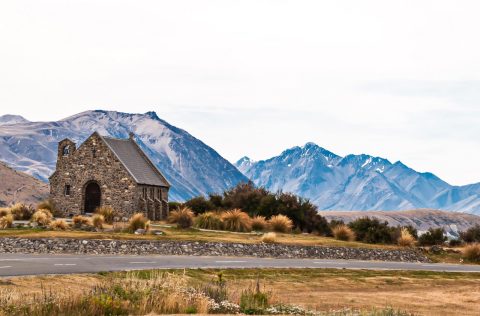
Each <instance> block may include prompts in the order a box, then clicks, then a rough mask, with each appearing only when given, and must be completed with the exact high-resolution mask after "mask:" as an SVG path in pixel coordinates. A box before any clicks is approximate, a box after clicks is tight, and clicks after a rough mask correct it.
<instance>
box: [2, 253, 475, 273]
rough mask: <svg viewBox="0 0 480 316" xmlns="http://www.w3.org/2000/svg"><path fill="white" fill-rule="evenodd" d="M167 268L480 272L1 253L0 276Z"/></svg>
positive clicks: (372, 264) (371, 264)
mask: <svg viewBox="0 0 480 316" xmlns="http://www.w3.org/2000/svg"><path fill="white" fill-rule="evenodd" d="M169 268H180V269H182V268H221V269H227V268H337V269H369V270H418V271H445V272H478V273H480V265H454V264H427V263H402V262H377V261H355V260H316V259H315V260H314V259H264V258H239V257H235V258H232V257H196V256H94V255H31V254H0V277H5V276H16V275H39V274H69V273H87V272H101V271H124V270H140V269H169Z"/></svg>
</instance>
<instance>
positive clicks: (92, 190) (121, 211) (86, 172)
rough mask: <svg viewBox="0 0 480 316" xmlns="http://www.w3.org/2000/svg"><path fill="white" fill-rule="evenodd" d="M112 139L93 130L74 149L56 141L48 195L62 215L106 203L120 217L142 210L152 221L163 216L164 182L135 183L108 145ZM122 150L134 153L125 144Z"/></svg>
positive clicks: (88, 210) (70, 144)
mask: <svg viewBox="0 0 480 316" xmlns="http://www.w3.org/2000/svg"><path fill="white" fill-rule="evenodd" d="M112 140H114V139H108V140H107V139H106V138H103V137H102V136H100V135H99V134H98V133H96V132H95V133H93V134H92V135H91V136H90V137H89V138H88V139H87V140H86V141H85V142H84V143H83V144H82V145H81V146H80V147H79V148H78V149H77V148H76V145H75V143H73V142H72V141H71V140H69V139H65V140H62V141H61V142H60V143H59V146H58V157H57V167H56V171H55V172H54V174H53V175H52V176H51V177H50V196H51V199H52V200H53V202H54V203H55V205H56V207H57V208H58V209H59V210H61V211H63V212H64V214H65V215H66V216H68V215H74V214H82V213H91V212H93V211H94V210H95V209H96V208H97V207H99V206H105V205H109V206H112V207H113V208H114V209H115V211H116V213H117V216H118V217H120V218H127V217H130V216H131V215H132V214H133V213H135V212H143V213H145V215H147V216H148V217H149V218H150V219H154V220H157V219H163V218H165V217H166V216H167V215H168V183H166V185H165V183H162V184H163V185H161V186H160V185H155V184H157V183H151V184H149V183H138V180H137V179H136V178H135V177H134V175H132V173H131V171H130V170H129V169H128V165H127V166H126V165H125V163H124V162H123V161H121V158H122V157H120V158H119V155H118V153H116V152H114V150H113V149H112V147H111V146H110V142H112ZM115 141H119V142H129V141H130V140H115ZM131 141H133V140H131ZM126 149H127V151H126V152H124V153H123V156H124V157H129V156H130V155H131V156H132V157H136V156H137V155H138V153H135V152H132V153H131V154H130V153H129V152H128V146H127V147H126ZM124 159H125V158H124ZM147 159H148V158H147ZM146 176H147V178H148V175H146ZM145 190H147V192H148V194H147V195H145Z"/></svg>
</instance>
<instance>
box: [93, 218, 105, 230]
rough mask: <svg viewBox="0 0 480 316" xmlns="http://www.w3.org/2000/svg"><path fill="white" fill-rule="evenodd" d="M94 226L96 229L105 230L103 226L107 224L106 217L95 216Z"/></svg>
mask: <svg viewBox="0 0 480 316" xmlns="http://www.w3.org/2000/svg"><path fill="white" fill-rule="evenodd" d="M92 224H93V226H94V227H95V228H98V229H103V225H104V224H105V217H104V216H103V215H101V214H93V216H92Z"/></svg>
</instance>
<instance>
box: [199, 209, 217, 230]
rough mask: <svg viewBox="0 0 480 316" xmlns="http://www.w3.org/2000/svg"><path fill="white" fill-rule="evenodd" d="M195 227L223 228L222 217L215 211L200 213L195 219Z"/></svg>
mask: <svg viewBox="0 0 480 316" xmlns="http://www.w3.org/2000/svg"><path fill="white" fill-rule="evenodd" d="M195 227H197V228H202V229H211V230H223V220H222V217H221V216H220V215H219V214H218V213H215V212H206V213H203V214H200V215H198V216H197V218H196V219H195Z"/></svg>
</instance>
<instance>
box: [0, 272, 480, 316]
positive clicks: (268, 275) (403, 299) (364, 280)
mask: <svg viewBox="0 0 480 316" xmlns="http://www.w3.org/2000/svg"><path fill="white" fill-rule="evenodd" d="M170 272H174V273H176V274H177V275H183V274H184V273H185V275H186V276H187V278H188V280H189V283H190V284H194V285H199V284H202V282H208V281H211V280H212V279H214V278H215V277H216V275H217V274H218V273H219V272H220V271H219V270H198V269H194V270H186V271H184V270H182V271H178V270H177V271H170ZM221 272H222V274H223V279H224V280H225V281H226V282H227V286H228V288H230V289H234V290H233V291H231V293H230V296H231V298H232V300H235V298H237V297H238V295H239V293H241V291H242V290H243V289H246V288H248V287H250V286H251V285H252V282H253V281H254V280H257V278H258V279H259V280H260V283H261V286H262V288H265V289H266V290H268V291H271V292H272V293H273V297H274V299H275V301H277V302H283V303H286V304H296V305H300V306H303V307H306V308H309V309H313V310H315V309H316V310H319V311H328V310H339V309H342V308H345V307H347V308H351V309H359V310H366V311H370V310H372V309H373V308H376V309H379V310H381V309H383V308H385V307H386V306H391V307H393V308H394V309H399V310H405V311H408V312H410V313H414V314H415V315H427V316H433V315H435V316H437V315H439V316H444V315H445V316H446V315H478V306H479V305H480V274H467V273H464V274H462V273H441V272H409V271H365V270H336V269H238V270H223V271H221ZM127 274H128V273H116V275H118V276H119V277H121V278H124V277H125V276H126V275H127ZM110 276H111V274H109V275H107V276H101V275H88V274H87V275H59V276H41V277H13V278H9V279H3V280H2V281H3V282H0V292H3V293H12V292H15V293H17V295H18V296H19V297H31V296H32V295H33V294H37V295H39V294H41V293H42V288H43V289H47V290H51V291H54V292H57V293H58V294H63V293H67V292H68V293H70V294H72V293H73V294H75V293H84V292H85V291H88V290H90V289H92V288H93V287H95V286H98V285H99V284H101V283H102V282H104V280H106V278H108V277H110ZM419 298H421V299H419Z"/></svg>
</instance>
